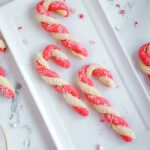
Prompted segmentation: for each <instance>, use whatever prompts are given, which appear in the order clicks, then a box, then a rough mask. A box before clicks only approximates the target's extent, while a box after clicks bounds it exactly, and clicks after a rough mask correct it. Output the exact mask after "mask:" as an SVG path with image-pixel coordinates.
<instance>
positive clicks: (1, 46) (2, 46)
mask: <svg viewBox="0 0 150 150" xmlns="http://www.w3.org/2000/svg"><path fill="white" fill-rule="evenodd" d="M5 50H6V44H5V43H4V41H3V40H1V39H0V52H4V51H5Z"/></svg>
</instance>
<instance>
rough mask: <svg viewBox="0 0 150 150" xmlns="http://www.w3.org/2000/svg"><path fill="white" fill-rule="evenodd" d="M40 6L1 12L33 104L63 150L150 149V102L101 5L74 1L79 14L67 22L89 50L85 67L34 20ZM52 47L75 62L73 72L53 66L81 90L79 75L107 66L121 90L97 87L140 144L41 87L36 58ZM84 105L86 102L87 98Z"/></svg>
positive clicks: (15, 5) (1, 25) (18, 5)
mask: <svg viewBox="0 0 150 150" xmlns="http://www.w3.org/2000/svg"><path fill="white" fill-rule="evenodd" d="M36 3H37V1H36V0H33V1H31V0H26V1H19V0H17V1H14V2H12V3H10V4H8V5H7V6H4V7H3V8H1V10H0V20H1V22H0V29H1V31H2V33H3V36H4V37H5V39H6V41H7V44H8V46H9V47H10V51H11V54H12V56H13V57H14V59H15V61H16V63H17V67H18V69H19V70H20V72H21V74H22V77H23V78H24V80H25V82H26V84H27V86H28V89H29V91H30V93H31V94H32V97H33V98H32V99H31V101H33V102H34V103H35V104H36V106H37V108H38V109H39V111H40V113H41V115H42V117H43V121H44V123H45V125H46V127H47V129H48V131H49V133H50V135H51V136H52V138H53V142H54V143H55V145H56V147H57V149H58V150H78V149H79V150H95V149H97V146H98V145H103V147H104V149H105V150H110V149H112V148H113V149H115V150H127V149H128V150H133V149H136V150H141V149H142V150H145V149H148V148H149V147H150V143H149V140H148V139H149V138H150V131H149V128H150V117H149V113H150V110H149V106H150V103H149V100H148V96H147V94H146V92H145V90H144V88H143V87H142V85H141V84H140V82H139V79H138V77H137V75H136V73H135V70H134V68H133V66H132V64H131V62H130V60H129V59H128V56H127V54H126V53H125V51H124V49H123V47H122V46H121V44H120V42H119V40H118V39H117V37H116V35H115V33H114V31H113V29H112V27H111V25H110V23H109V21H108V20H107V18H106V15H105V13H104V11H103V9H102V7H101V4H100V2H99V1H98V0H93V1H87V0H82V1H80V0H76V1H71V0H68V1H67V4H68V5H69V6H70V8H72V7H73V8H77V11H78V12H77V13H75V14H72V15H71V16H70V17H69V18H65V19H64V18H61V21H62V23H63V24H65V25H66V26H67V27H68V28H69V30H70V32H71V33H72V34H73V35H75V36H76V37H78V38H79V40H80V41H81V43H83V44H84V45H85V46H86V47H87V49H88V52H89V58H88V59H86V60H84V61H81V60H78V59H77V58H75V57H74V56H72V55H71V54H70V53H69V52H68V51H67V50H65V49H64V48H63V47H61V45H60V44H59V42H58V41H56V40H54V39H53V38H52V37H51V36H50V35H49V34H48V33H46V32H45V31H43V30H42V29H41V28H40V27H39V25H38V23H37V22H36V20H35V16H34V15H35V14H34V9H35V5H36ZM80 12H81V13H83V14H84V15H85V18H84V19H83V20H80V19H79V18H78V14H79V13H80ZM19 26H22V27H23V29H22V30H20V31H18V27H19ZM93 39H94V40H95V41H96V43H95V44H93V45H92V44H90V43H89V41H90V40H93ZM48 44H58V45H59V47H61V48H62V49H63V51H64V52H65V53H66V54H67V55H68V56H69V58H70V60H71V61H72V67H71V68H70V69H68V70H64V69H61V68H59V67H57V66H56V65H54V64H53V63H52V62H51V63H50V65H51V67H52V69H54V70H55V71H56V72H59V74H60V76H61V77H63V78H64V79H66V80H68V81H69V82H70V83H71V84H72V85H74V86H75V87H77V85H76V82H75V81H76V77H77V72H78V70H79V69H80V68H81V66H83V65H85V64H87V63H88V64H89V63H99V64H102V65H104V66H105V67H106V68H107V69H108V70H110V71H111V72H112V73H113V75H114V77H115V81H116V84H117V87H116V88H114V89H107V88H105V87H103V86H102V85H100V84H98V83H97V82H96V81H95V86H97V88H98V89H99V90H100V91H101V93H102V94H103V96H104V97H105V98H107V99H109V100H110V101H111V103H112V105H113V106H114V107H115V108H117V109H118V111H120V113H121V114H122V115H123V116H124V117H125V118H126V120H127V121H128V122H129V125H130V127H131V128H132V129H134V131H135V133H136V140H135V141H133V142H132V143H124V142H123V141H122V140H120V138H119V137H118V136H116V134H115V133H114V132H113V131H112V130H111V129H110V128H108V125H107V124H105V123H104V124H103V123H100V116H99V114H97V112H95V111H94V110H93V109H92V108H91V107H89V108H90V116H89V117H87V118H82V117H80V116H79V115H78V114H76V113H75V112H74V111H73V110H72V109H70V107H68V105H67V104H66V103H65V102H64V101H63V99H62V97H61V95H58V94H57V93H56V92H55V91H54V90H53V89H52V88H51V87H48V86H47V85H45V83H43V81H41V79H40V78H39V76H38V74H37V73H36V71H35V69H34V58H35V55H36V53H37V52H38V51H39V50H41V49H43V48H44V47H45V46H46V45H48ZM78 91H79V90H78ZM81 95H82V94H81ZM82 99H83V100H84V101H85V99H84V97H83V95H82ZM87 105H88V104H87ZM88 106H89V105H88ZM33 113H34V110H33Z"/></svg>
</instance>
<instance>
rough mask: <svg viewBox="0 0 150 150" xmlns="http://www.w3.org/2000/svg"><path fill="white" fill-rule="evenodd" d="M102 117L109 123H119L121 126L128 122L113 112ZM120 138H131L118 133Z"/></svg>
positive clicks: (125, 125)
mask: <svg viewBox="0 0 150 150" xmlns="http://www.w3.org/2000/svg"><path fill="white" fill-rule="evenodd" d="M104 118H105V119H106V120H107V122H109V123H110V124H113V125H118V126H119V125H120V126H123V127H128V126H129V125H128V123H127V122H126V121H125V120H124V119H123V118H121V117H119V116H116V115H113V114H104ZM120 136H121V138H122V139H123V140H124V141H125V142H131V141H132V138H130V137H127V136H125V135H120Z"/></svg>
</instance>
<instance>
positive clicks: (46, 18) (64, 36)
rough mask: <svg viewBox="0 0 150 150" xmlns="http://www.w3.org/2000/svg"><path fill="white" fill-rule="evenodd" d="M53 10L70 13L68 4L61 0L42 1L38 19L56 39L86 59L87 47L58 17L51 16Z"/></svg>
mask: <svg viewBox="0 0 150 150" xmlns="http://www.w3.org/2000/svg"><path fill="white" fill-rule="evenodd" d="M51 12H55V13H57V14H59V15H60V16H63V17H67V16H69V13H70V10H69V8H68V6H66V5H65V3H64V2H63V1H61V0H44V1H41V2H39V3H38V4H37V6H36V19H37V21H38V22H40V24H41V26H42V28H44V30H46V31H47V32H50V33H51V35H52V36H53V37H54V38H55V39H58V40H60V41H61V43H62V45H63V46H64V47H66V48H67V49H69V50H70V51H71V52H72V53H73V54H74V55H75V56H77V57H79V58H81V59H85V58H86V57H87V56H88V53H87V50H86V48H84V47H83V46H82V45H81V44H80V43H79V41H78V40H77V39H76V38H75V37H74V36H72V35H71V34H70V33H69V31H68V29H67V28H66V27H65V26H64V25H62V24H61V23H60V21H59V20H58V19H55V18H54V17H51Z"/></svg>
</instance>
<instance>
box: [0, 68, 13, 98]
mask: <svg viewBox="0 0 150 150" xmlns="http://www.w3.org/2000/svg"><path fill="white" fill-rule="evenodd" d="M0 91H1V93H2V94H3V95H4V96H6V97H7V98H9V99H13V98H14V97H15V90H14V87H13V86H12V84H11V83H10V81H9V80H8V79H7V78H6V76H5V72H4V70H3V68H1V67H0Z"/></svg>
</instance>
